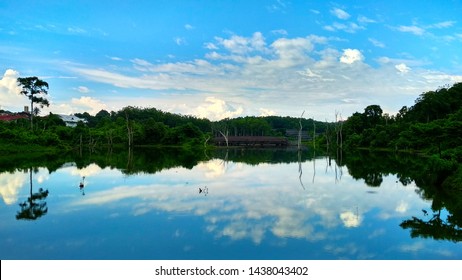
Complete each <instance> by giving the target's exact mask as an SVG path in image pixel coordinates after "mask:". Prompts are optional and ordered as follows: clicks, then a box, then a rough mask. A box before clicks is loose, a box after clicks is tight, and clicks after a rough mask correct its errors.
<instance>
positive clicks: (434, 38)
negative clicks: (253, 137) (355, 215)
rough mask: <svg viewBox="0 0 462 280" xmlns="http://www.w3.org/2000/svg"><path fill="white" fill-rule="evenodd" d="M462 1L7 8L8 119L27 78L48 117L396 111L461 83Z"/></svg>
mask: <svg viewBox="0 0 462 280" xmlns="http://www.w3.org/2000/svg"><path fill="white" fill-rule="evenodd" d="M461 14H462V2H461V1H459V0H447V1H413V0H411V1H394V0H391V1H314V0H313V1H296V0H291V1H288V0H274V1H273V0H268V1H227V0H222V1H212V0H202V1H199V0H196V1H186V0H182V1H179V0H166V1H163V0H158V1H154V0H152V1H114V0H112V1H94V0H93V1H86V0H84V1H63V0H59V1H54V0H48V1H33V0H24V1H0V108H1V109H4V110H11V111H15V110H21V109H22V108H23V106H24V105H27V103H28V100H27V99H26V97H24V96H20V95H19V94H18V90H19V88H18V87H17V85H16V82H15V81H16V78H17V77H27V76H37V77H39V78H41V79H43V80H45V81H47V82H48V83H49V85H50V89H49V95H48V98H49V100H50V103H51V105H50V107H49V108H45V109H43V111H42V114H46V113H48V112H50V111H51V112H53V113H65V114H68V113H77V112H85V111H86V112H89V113H91V114H95V113H97V112H98V111H99V110H101V109H105V110H108V111H111V110H114V111H116V110H119V109H121V108H123V107H125V106H128V105H131V106H139V107H155V108H158V109H162V110H165V111H171V112H174V113H181V114H187V115H195V116H199V117H207V118H210V119H213V120H215V119H221V118H225V117H238V116H246V115H253V116H261V115H281V116H295V117H298V116H300V114H301V113H302V112H303V111H305V114H304V117H312V118H315V119H318V120H333V119H334V117H335V113H336V112H338V113H339V114H341V115H342V118H346V117H348V116H349V115H351V114H352V113H354V112H356V111H359V112H362V111H363V109H364V108H365V107H366V106H368V105H371V104H379V105H381V107H382V108H383V109H384V111H385V112H387V113H390V114H395V113H396V112H397V111H398V110H399V109H400V108H401V107H402V106H404V105H406V106H411V105H413V104H414V100H415V99H416V98H417V97H418V96H419V94H421V93H422V92H425V91H428V90H434V89H437V88H438V87H441V86H447V85H452V84H454V83H456V82H462V66H461V64H462V57H461V56H462V55H461V49H462V22H461V20H460V15H461Z"/></svg>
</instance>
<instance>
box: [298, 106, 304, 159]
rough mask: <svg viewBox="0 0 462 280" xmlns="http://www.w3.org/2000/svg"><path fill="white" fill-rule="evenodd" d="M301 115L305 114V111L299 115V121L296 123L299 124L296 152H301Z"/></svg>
mask: <svg viewBox="0 0 462 280" xmlns="http://www.w3.org/2000/svg"><path fill="white" fill-rule="evenodd" d="M303 114H305V110H303V112H302V114H301V115H300V119H299V121H298V123H299V124H300V130H299V131H298V150H301V148H302V129H303V126H302V117H303Z"/></svg>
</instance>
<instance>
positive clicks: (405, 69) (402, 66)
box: [395, 63, 411, 73]
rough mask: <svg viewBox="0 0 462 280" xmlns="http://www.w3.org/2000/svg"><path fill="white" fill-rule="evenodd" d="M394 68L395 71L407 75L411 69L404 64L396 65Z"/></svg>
mask: <svg viewBox="0 0 462 280" xmlns="http://www.w3.org/2000/svg"><path fill="white" fill-rule="evenodd" d="M395 68H396V70H398V71H399V72H400V73H408V72H409V71H411V68H410V67H408V66H407V65H406V64H404V63H400V64H397V65H395Z"/></svg>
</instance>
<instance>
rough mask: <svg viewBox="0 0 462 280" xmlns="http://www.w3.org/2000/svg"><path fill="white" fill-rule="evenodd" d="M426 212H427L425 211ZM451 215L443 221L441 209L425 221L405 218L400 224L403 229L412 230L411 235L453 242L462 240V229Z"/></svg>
mask: <svg viewBox="0 0 462 280" xmlns="http://www.w3.org/2000/svg"><path fill="white" fill-rule="evenodd" d="M424 213H426V214H427V212H426V211H425V212H424ZM451 217H452V216H451V215H449V216H448V218H447V219H446V220H445V221H443V219H441V210H438V211H436V212H434V213H433V216H432V217H431V218H430V219H429V220H428V221H424V220H423V219H419V218H416V217H412V219H410V220H405V221H403V222H402V223H401V224H400V227H402V228H403V229H410V230H411V237H412V238H416V237H423V238H433V239H435V240H449V241H453V242H460V241H462V229H461V228H460V227H459V226H457V225H456V224H454V223H452V221H451Z"/></svg>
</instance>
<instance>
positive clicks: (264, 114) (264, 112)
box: [260, 108, 276, 117]
mask: <svg viewBox="0 0 462 280" xmlns="http://www.w3.org/2000/svg"><path fill="white" fill-rule="evenodd" d="M275 115H276V111H274V110H271V109H267V108H260V116H261V117H267V116H275Z"/></svg>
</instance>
